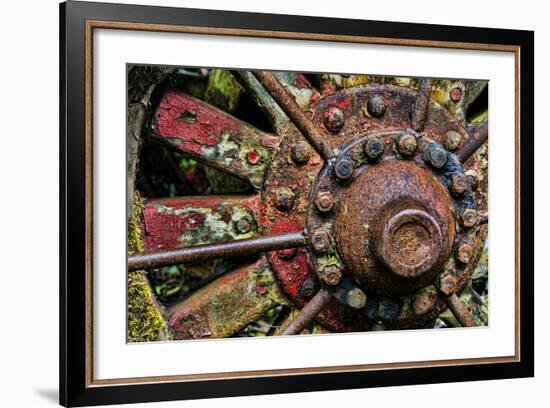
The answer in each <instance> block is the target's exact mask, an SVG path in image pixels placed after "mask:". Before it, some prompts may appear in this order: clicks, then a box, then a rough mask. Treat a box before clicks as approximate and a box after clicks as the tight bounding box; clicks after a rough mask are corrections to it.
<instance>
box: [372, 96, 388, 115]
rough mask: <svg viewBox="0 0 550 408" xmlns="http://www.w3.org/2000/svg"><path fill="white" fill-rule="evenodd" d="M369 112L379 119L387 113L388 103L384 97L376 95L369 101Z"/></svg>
mask: <svg viewBox="0 0 550 408" xmlns="http://www.w3.org/2000/svg"><path fill="white" fill-rule="evenodd" d="M367 112H368V114H369V115H370V116H372V117H374V118H379V117H381V116H382V115H383V114H384V112H386V101H385V100H384V98H383V97H382V95H374V96H372V97H371V98H370V99H369V100H368V102H367Z"/></svg>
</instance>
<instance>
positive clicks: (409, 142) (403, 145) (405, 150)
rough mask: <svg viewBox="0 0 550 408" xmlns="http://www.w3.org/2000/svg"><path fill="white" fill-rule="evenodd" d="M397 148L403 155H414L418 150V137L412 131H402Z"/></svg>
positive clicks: (398, 137)
mask: <svg viewBox="0 0 550 408" xmlns="http://www.w3.org/2000/svg"><path fill="white" fill-rule="evenodd" d="M397 149H398V150H399V153H401V154H402V155H403V156H412V155H413V154H414V151H415V150H416V137H414V135H411V134H410V133H401V134H399V135H398V136H397Z"/></svg>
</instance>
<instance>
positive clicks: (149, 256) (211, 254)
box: [128, 232, 306, 271]
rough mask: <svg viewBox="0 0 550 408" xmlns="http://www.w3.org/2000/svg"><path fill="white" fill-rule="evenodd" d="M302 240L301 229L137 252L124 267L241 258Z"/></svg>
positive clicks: (155, 266)
mask: <svg viewBox="0 0 550 408" xmlns="http://www.w3.org/2000/svg"><path fill="white" fill-rule="evenodd" d="M305 244H306V239H305V237H304V235H303V234H302V233H301V232H296V233H290V234H284V235H274V236H266V237H260V238H249V239H242V240H235V241H229V242H221V243H216V244H207V245H195V246H191V247H186V248H180V249H172V250H166V251H158V252H150V253H141V254H138V255H133V256H130V257H128V270H129V271H136V270H142V269H151V268H160V267H161V266H168V265H179V264H187V263H195V262H201V261H208V260H212V259H217V258H227V257H242V256H249V255H256V254H259V253H262V252H266V251H276V250H279V249H286V248H297V247H301V246H304V245H305Z"/></svg>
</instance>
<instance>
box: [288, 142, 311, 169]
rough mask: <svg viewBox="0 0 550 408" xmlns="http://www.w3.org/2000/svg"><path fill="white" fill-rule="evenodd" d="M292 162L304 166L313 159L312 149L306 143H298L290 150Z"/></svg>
mask: <svg viewBox="0 0 550 408" xmlns="http://www.w3.org/2000/svg"><path fill="white" fill-rule="evenodd" d="M290 156H291V157H292V160H294V162H296V163H298V164H304V163H307V162H308V161H309V159H310V158H311V147H310V146H309V144H308V143H306V142H298V143H296V144H295V145H294V146H292V148H291V149H290Z"/></svg>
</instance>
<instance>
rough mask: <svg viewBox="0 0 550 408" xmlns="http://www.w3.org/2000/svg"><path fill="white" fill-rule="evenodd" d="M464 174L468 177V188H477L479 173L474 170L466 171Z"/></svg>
mask: <svg viewBox="0 0 550 408" xmlns="http://www.w3.org/2000/svg"><path fill="white" fill-rule="evenodd" d="M466 176H467V177H468V182H469V183H470V188H471V189H472V190H475V189H477V187H478V186H479V174H477V171H475V170H468V171H466Z"/></svg>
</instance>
